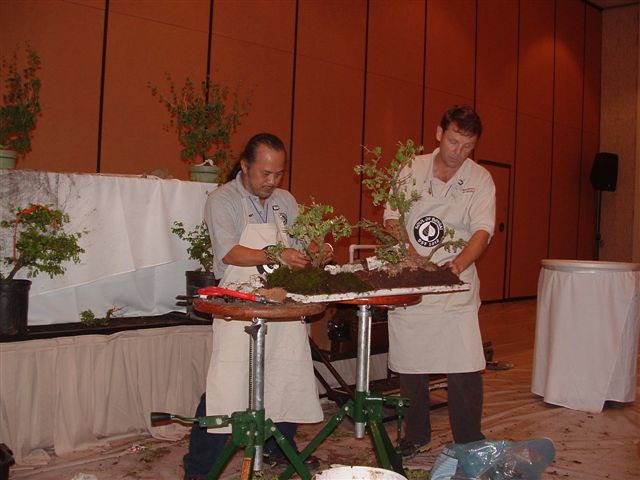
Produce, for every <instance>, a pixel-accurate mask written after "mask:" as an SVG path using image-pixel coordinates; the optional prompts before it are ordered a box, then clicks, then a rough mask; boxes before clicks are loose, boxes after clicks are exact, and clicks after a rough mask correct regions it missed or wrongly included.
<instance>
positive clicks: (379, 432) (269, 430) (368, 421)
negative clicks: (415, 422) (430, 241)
mask: <svg viewBox="0 0 640 480" xmlns="http://www.w3.org/2000/svg"><path fill="white" fill-rule="evenodd" d="M419 298H420V297H419V296H409V295H404V296H395V297H376V298H367V299H358V300H350V301H348V302H344V303H352V304H356V305H358V323H359V324H358V326H359V328H358V332H359V333H358V352H357V370H356V391H355V399H350V400H348V401H347V402H346V403H345V404H344V405H343V406H342V407H341V408H340V409H339V410H338V412H337V413H336V414H335V415H333V417H331V419H330V420H329V421H328V422H327V424H326V425H325V426H324V427H323V428H322V430H321V431H320V432H319V433H318V434H317V435H316V436H315V437H314V438H313V440H312V441H311V442H310V443H309V444H308V445H307V446H306V447H305V448H304V449H303V450H302V452H300V453H297V452H296V451H295V449H294V448H293V446H292V445H291V444H290V443H289V442H288V441H287V439H286V438H285V437H284V435H282V433H281V432H280V431H279V430H278V429H277V427H276V425H275V424H274V422H273V421H272V420H271V419H265V410H264V351H265V350H264V345H265V335H266V333H267V332H266V329H267V324H266V322H265V319H264V318H263V317H258V316H253V320H252V325H251V326H249V327H246V329H245V330H246V331H247V333H249V334H250V335H251V339H252V349H251V350H252V354H251V358H250V362H249V364H250V369H251V375H250V377H251V381H250V392H251V395H250V400H251V401H250V408H249V409H247V410H245V411H242V412H234V413H232V414H231V415H216V416H202V417H195V418H189V417H181V416H179V415H173V414H169V413H161V412H153V413H152V414H151V423H152V425H156V424H160V423H166V422H169V421H173V420H177V421H180V422H186V423H197V424H198V425H199V426H200V427H203V428H204V427H206V428H220V427H226V426H229V425H230V426H231V435H230V438H229V440H228V441H227V444H226V446H225V448H224V450H223V452H222V454H221V455H220V457H219V458H218V459H217V461H216V463H215V464H214V465H213V467H212V468H211V470H210V471H209V473H208V474H207V478H208V479H209V480H216V479H217V478H219V477H220V474H221V473H222V471H223V470H224V467H225V466H226V464H227V463H228V462H229V460H230V459H231V457H232V456H233V455H234V453H235V452H236V450H237V449H238V448H241V447H244V452H243V458H244V460H243V463H242V472H241V478H242V480H251V479H253V472H254V471H258V470H262V453H263V447H264V442H265V441H266V440H268V439H269V438H270V437H272V436H273V437H274V438H275V440H276V443H277V444H278V446H279V447H280V448H281V449H282V451H283V452H284V454H285V455H286V457H287V458H288V460H289V462H290V465H289V466H288V467H287V469H286V470H285V471H284V472H283V473H282V474H281V475H280V476H279V477H278V478H279V479H280V480H286V479H288V478H290V477H291V476H292V475H293V474H294V473H296V472H297V473H298V475H299V476H300V478H301V479H302V480H310V479H311V474H310V472H309V470H308V469H307V468H306V466H305V465H304V461H305V460H306V459H307V458H308V457H309V455H311V453H313V452H314V451H315V450H316V448H318V446H319V445H320V444H321V443H322V442H323V441H324V440H325V439H326V438H327V437H328V436H329V435H330V434H331V432H333V430H335V428H336V427H337V426H338V425H339V424H340V423H341V422H342V420H344V418H345V417H347V416H348V417H349V418H351V419H352V420H353V421H354V424H355V435H356V438H363V437H364V436H365V433H368V434H369V436H370V438H371V441H372V444H373V448H374V452H375V455H376V458H377V461H378V465H379V466H380V467H381V468H385V469H387V470H393V471H395V472H396V473H399V474H401V475H405V471H404V468H403V466H402V457H401V455H400V454H399V442H400V433H401V424H402V419H403V417H404V409H405V407H406V406H407V399H406V398H404V397H399V396H386V397H385V396H382V395H380V394H376V393H371V392H369V391H368V390H369V354H370V342H371V306H370V305H371V304H375V305H386V306H388V305H408V304H411V303H416V302H417V301H419ZM205 302H207V301H204V300H199V301H198V302H197V303H196V302H194V306H195V307H196V308H197V309H198V310H199V311H205V312H208V313H213V314H217V315H221V316H225V317H233V318H247V316H248V315H246V311H247V310H245V311H244V312H243V311H237V312H236V311H235V310H234V309H233V307H232V306H231V305H219V304H218V305H217V304H214V303H213V302H207V303H206V304H205ZM313 305H315V307H314V306H313ZM198 307H200V308H198ZM295 308H298V310H295ZM295 308H294V307H287V308H286V309H285V308H284V307H283V308H282V309H281V310H279V311H276V309H275V308H274V307H269V306H262V307H260V306H255V307H252V309H251V310H250V311H252V312H255V314H256V315H257V314H258V313H262V314H263V315H267V316H269V317H268V318H270V319H276V318H277V319H282V318H285V317H286V318H287V319H293V317H295V316H297V318H298V319H299V318H301V317H304V316H305V315H313V314H317V313H320V312H321V311H323V310H324V308H325V305H321V306H318V304H312V305H301V306H298V307H295ZM312 308H315V310H311V309H312ZM303 309H305V310H303ZM385 406H386V407H390V408H394V409H395V412H396V415H397V419H398V420H397V443H396V445H395V446H394V445H393V443H392V442H391V440H390V439H389V436H388V434H387V431H386V429H385V428H384V425H383V408H384V407H385Z"/></svg>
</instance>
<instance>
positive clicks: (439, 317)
mask: <svg viewBox="0 0 640 480" xmlns="http://www.w3.org/2000/svg"><path fill="white" fill-rule="evenodd" d="M481 134H482V123H481V121H480V118H479V116H478V115H477V114H476V113H475V112H474V111H473V109H471V107H467V106H453V107H451V108H450V109H449V110H447V111H446V112H445V114H444V116H443V117H442V121H441V123H440V125H439V126H438V127H437V129H436V138H437V140H438V141H439V142H440V147H439V148H437V149H436V150H435V151H434V152H433V153H431V154H428V155H420V156H417V157H416V158H415V159H414V161H413V162H412V165H411V167H410V170H409V171H408V172H406V173H410V174H411V175H412V177H413V178H414V179H415V183H414V184H411V182H409V185H410V186H409V187H408V189H414V190H418V191H419V192H420V194H421V198H420V200H419V201H418V202H416V203H415V204H414V205H413V206H412V208H411V210H410V212H409V214H408V217H407V222H406V228H407V233H408V236H409V239H410V242H411V247H413V248H414V249H415V250H416V251H417V252H418V253H419V254H421V255H427V254H429V252H430V251H431V249H432V248H433V247H435V246H436V245H437V244H438V243H440V241H441V240H442V239H443V236H444V233H445V229H454V230H455V236H454V238H455V239H459V238H461V239H464V240H466V241H467V245H466V246H465V247H464V248H463V249H462V250H459V251H456V252H447V251H445V249H443V248H442V249H439V250H438V251H437V252H436V253H435V255H434V258H433V259H432V260H433V261H434V262H435V263H437V264H445V265H447V266H448V267H449V268H450V269H451V271H452V272H453V273H455V274H456V275H459V276H460V279H461V280H462V281H464V282H466V283H469V284H470V286H471V289H470V290H469V291H468V292H454V293H448V294H439V295H424V296H423V299H422V302H421V303H420V304H418V305H415V306H413V307H408V308H406V309H397V310H394V311H391V312H389V368H390V369H391V370H393V371H395V372H398V373H399V375H400V393H401V395H403V396H406V397H408V398H409V400H410V406H409V408H408V409H407V411H406V417H405V424H406V433H405V437H404V439H403V442H402V444H401V449H402V455H403V456H404V457H405V458H410V457H413V456H414V455H416V454H417V453H420V452H421V451H426V450H428V448H429V447H428V446H429V442H430V441H431V424H430V420H429V374H435V373H441V374H447V383H448V407H449V421H450V424H451V430H452V433H453V439H454V441H455V442H456V443H467V442H472V441H476V440H481V439H483V438H485V437H484V435H483V434H482V431H481V428H480V420H481V416H482V376H481V371H482V370H483V369H484V368H485V358H484V351H483V347H482V338H481V336H480V327H479V323H478V309H479V307H480V282H479V279H478V275H477V272H476V268H475V264H474V262H475V261H476V260H477V259H478V257H479V256H480V255H481V254H482V252H484V250H485V249H486V248H487V245H488V244H489V239H490V238H491V236H492V235H493V229H494V223H495V202H496V200H495V185H494V183H493V180H492V178H491V175H490V174H489V172H488V171H487V170H486V169H485V168H483V167H482V166H480V165H478V164H477V163H476V162H474V161H473V160H472V159H470V158H468V157H469V155H470V154H471V152H472V151H473V149H474V148H475V146H476V142H477V141H478V139H479V138H480V135H481ZM397 218H398V212H396V211H393V210H391V209H389V208H387V209H386V210H385V213H384V219H385V225H386V226H387V227H388V228H391V229H393V228H394V227H397Z"/></svg>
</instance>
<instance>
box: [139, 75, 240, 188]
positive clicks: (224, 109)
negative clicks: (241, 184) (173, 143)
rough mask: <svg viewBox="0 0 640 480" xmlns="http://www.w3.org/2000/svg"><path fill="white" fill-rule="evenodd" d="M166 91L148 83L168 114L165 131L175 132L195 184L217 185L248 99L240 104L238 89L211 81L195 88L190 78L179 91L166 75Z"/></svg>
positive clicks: (169, 76)
mask: <svg viewBox="0 0 640 480" xmlns="http://www.w3.org/2000/svg"><path fill="white" fill-rule="evenodd" d="M167 84H168V91H167V92H166V93H163V92H161V91H160V89H159V88H158V87H157V86H154V85H151V84H149V85H148V87H149V88H150V89H151V94H152V95H153V96H154V97H156V98H157V99H158V101H159V102H160V103H161V104H162V105H164V107H165V108H166V109H167V111H168V112H169V116H170V119H169V122H168V123H167V124H165V129H166V130H172V129H173V130H175V131H176V132H177V133H178V140H179V141H180V144H181V145H182V150H181V151H180V157H181V158H182V160H183V161H185V162H187V163H188V164H189V165H190V169H189V172H190V178H191V180H194V181H201V182H213V183H215V182H217V181H218V178H219V177H220V176H222V175H224V174H225V173H226V172H227V170H228V169H229V166H230V163H231V158H232V156H233V152H232V150H231V136H232V134H234V133H235V132H236V130H237V128H238V125H240V120H241V119H242V117H243V116H245V115H247V111H248V108H249V100H248V99H245V100H243V101H241V100H240V99H239V96H238V91H237V89H236V90H234V91H233V92H231V91H230V90H229V88H228V87H226V86H222V85H220V84H218V83H214V82H212V81H211V80H210V79H209V78H207V79H205V80H203V81H202V82H200V85H198V86H197V85H196V84H195V83H194V82H193V81H192V80H191V79H190V78H188V77H187V79H186V80H185V82H184V85H183V86H182V87H180V88H178V87H176V84H175V82H174V81H173V79H172V78H171V75H169V74H167Z"/></svg>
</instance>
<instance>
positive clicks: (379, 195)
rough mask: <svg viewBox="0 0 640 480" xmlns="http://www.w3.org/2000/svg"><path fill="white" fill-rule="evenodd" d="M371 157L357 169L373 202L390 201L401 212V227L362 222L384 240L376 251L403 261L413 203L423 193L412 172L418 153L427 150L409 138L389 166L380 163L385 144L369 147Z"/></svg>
mask: <svg viewBox="0 0 640 480" xmlns="http://www.w3.org/2000/svg"><path fill="white" fill-rule="evenodd" d="M365 150H366V151H367V153H369V154H371V155H372V157H373V158H371V159H370V160H369V161H368V162H367V163H364V164H362V165H357V166H356V167H355V169H354V170H355V172H356V173H357V174H358V175H362V177H363V179H362V184H363V185H364V186H365V188H367V189H368V190H370V191H371V195H372V197H373V204H374V205H375V206H378V205H389V206H390V207H391V208H392V209H394V210H396V211H397V212H398V214H399V218H398V229H397V230H395V231H393V232H391V231H388V230H385V229H383V228H382V227H381V226H380V225H378V224H377V223H375V222H372V221H370V220H362V221H361V222H360V223H359V226H360V227H362V228H364V229H365V230H368V231H370V232H371V233H373V235H374V237H375V238H376V240H377V241H378V243H380V245H381V246H380V247H379V248H378V249H377V251H376V254H377V255H378V257H380V258H381V259H383V260H386V261H388V262H390V263H398V262H400V261H401V260H402V259H403V258H404V257H405V256H406V255H407V253H408V245H409V239H408V236H407V229H406V218H407V214H408V213H409V210H410V209H411V206H412V205H413V204H414V203H415V202H416V201H418V200H419V199H420V197H421V195H420V193H419V192H418V191H417V190H413V189H412V188H411V187H413V186H414V185H415V180H414V179H413V178H412V177H411V175H410V174H409V173H408V168H409V167H410V166H411V163H412V162H413V159H414V158H415V156H416V153H420V152H422V150H423V147H421V146H418V147H416V146H414V144H413V140H411V139H409V140H407V142H406V143H405V144H403V143H399V144H398V150H397V151H396V154H395V157H394V158H393V160H392V161H391V164H390V165H389V167H387V168H384V167H382V166H380V161H381V159H382V148H381V147H376V148H374V149H373V150H369V149H367V148H366V147H365Z"/></svg>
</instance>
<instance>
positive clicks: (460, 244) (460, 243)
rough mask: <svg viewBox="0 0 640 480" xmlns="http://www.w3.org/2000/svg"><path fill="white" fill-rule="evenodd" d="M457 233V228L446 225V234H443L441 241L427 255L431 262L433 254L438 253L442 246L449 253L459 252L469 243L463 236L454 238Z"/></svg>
mask: <svg viewBox="0 0 640 480" xmlns="http://www.w3.org/2000/svg"><path fill="white" fill-rule="evenodd" d="M455 234H456V231H455V229H453V228H447V227H445V228H444V235H443V236H442V239H441V240H440V243H439V244H438V245H436V246H435V247H433V248H432V249H431V251H430V252H429V255H427V256H426V257H425V258H426V260H427V261H429V262H430V261H431V259H432V258H433V254H434V253H436V252H437V251H438V250H440V249H441V248H444V250H445V251H446V252H449V253H451V252H457V251H458V250H461V249H463V248H464V247H465V246H466V245H467V241H466V240H463V239H462V238H459V239H457V240H454V239H453V237H454V236H455ZM447 237H448V238H450V239H451V240H446V238H447Z"/></svg>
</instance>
